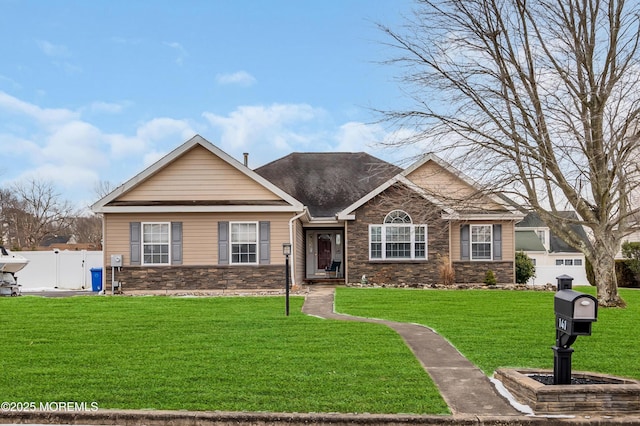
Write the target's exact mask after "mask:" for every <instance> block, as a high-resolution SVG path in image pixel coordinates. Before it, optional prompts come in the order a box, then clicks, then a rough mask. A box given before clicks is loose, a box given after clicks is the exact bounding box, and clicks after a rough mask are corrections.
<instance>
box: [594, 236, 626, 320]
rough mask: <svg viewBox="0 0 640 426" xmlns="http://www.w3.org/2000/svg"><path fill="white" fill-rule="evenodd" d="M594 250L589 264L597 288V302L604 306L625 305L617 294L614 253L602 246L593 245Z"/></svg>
mask: <svg viewBox="0 0 640 426" xmlns="http://www.w3.org/2000/svg"><path fill="white" fill-rule="evenodd" d="M594 251H595V253H594V259H593V260H591V264H592V265H593V274H594V276H595V280H596V288H597V290H598V304H599V305H600V306H605V307H625V306H626V303H625V301H624V300H622V298H621V297H620V295H619V294H618V284H617V282H616V269H615V257H614V255H612V254H611V253H609V250H607V249H606V248H604V247H602V246H595V247H594Z"/></svg>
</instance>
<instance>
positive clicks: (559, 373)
mask: <svg viewBox="0 0 640 426" xmlns="http://www.w3.org/2000/svg"><path fill="white" fill-rule="evenodd" d="M556 279H557V280H558V291H557V292H556V295H555V297H554V301H553V307H554V311H555V314H556V344H555V346H552V348H551V349H553V353H554V357H553V384H554V385H568V384H571V354H573V348H572V347H571V345H572V344H573V342H575V341H576V339H577V338H578V336H590V335H591V324H592V323H593V322H595V321H597V319H598V300H597V299H596V298H595V297H593V296H591V295H589V294H584V293H580V292H577V291H575V290H572V288H571V287H572V281H573V278H571V277H570V276H568V275H561V276H559V277H557V278H556Z"/></svg>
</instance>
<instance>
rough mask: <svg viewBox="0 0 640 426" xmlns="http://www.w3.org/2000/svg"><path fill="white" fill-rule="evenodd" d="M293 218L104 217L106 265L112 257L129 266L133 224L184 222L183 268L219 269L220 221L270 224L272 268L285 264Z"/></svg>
mask: <svg viewBox="0 0 640 426" xmlns="http://www.w3.org/2000/svg"><path fill="white" fill-rule="evenodd" d="M290 218H291V214H290V213H234V214H233V215H229V214H224V213H189V214H185V213H149V214H113V213H112V214H105V215H104V224H105V225H104V227H105V236H104V241H105V247H104V253H105V265H107V266H108V265H109V264H110V259H111V255H112V254H122V255H124V264H125V265H126V266H128V265H130V249H129V223H130V222H182V241H183V243H182V244H183V245H182V252H183V262H182V264H183V265H185V266H188V265H217V264H218V222H219V221H250V222H259V221H269V222H270V223H271V226H270V228H271V232H270V257H271V264H284V255H283V254H282V243H284V242H288V241H289V219H290Z"/></svg>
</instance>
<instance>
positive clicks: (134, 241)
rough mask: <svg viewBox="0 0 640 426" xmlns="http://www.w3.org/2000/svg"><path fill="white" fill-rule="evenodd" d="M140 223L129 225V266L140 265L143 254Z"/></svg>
mask: <svg viewBox="0 0 640 426" xmlns="http://www.w3.org/2000/svg"><path fill="white" fill-rule="evenodd" d="M141 238H142V232H141V231H140V222H130V223H129V264H130V265H140V256H141V254H142V246H141V242H140V240H141Z"/></svg>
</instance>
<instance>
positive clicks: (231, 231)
mask: <svg viewBox="0 0 640 426" xmlns="http://www.w3.org/2000/svg"><path fill="white" fill-rule="evenodd" d="M238 224H241V225H245V224H254V225H255V226H256V234H255V235H256V241H255V245H256V261H255V262H234V261H233V244H234V242H233V238H232V236H233V225H238ZM236 244H243V243H236ZM259 263H260V223H259V222H258V221H251V220H237V221H234V222H229V265H258V264H259Z"/></svg>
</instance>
